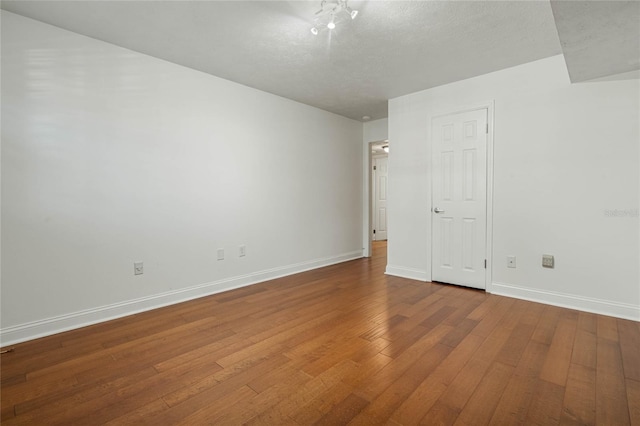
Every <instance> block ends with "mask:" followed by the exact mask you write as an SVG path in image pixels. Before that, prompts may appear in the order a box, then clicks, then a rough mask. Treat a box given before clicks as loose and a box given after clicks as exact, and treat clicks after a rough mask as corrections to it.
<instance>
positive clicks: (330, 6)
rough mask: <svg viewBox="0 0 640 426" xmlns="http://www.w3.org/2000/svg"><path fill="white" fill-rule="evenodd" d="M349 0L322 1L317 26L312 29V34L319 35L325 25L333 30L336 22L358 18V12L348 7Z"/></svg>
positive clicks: (317, 13) (317, 14)
mask: <svg viewBox="0 0 640 426" xmlns="http://www.w3.org/2000/svg"><path fill="white" fill-rule="evenodd" d="M347 1H348V0H322V2H320V10H319V11H317V12H316V16H315V19H314V21H315V24H316V25H315V26H314V27H313V28H311V34H313V35H318V33H319V32H320V29H321V28H323V27H324V26H325V25H326V27H327V28H328V29H330V30H333V29H334V28H335V27H336V22H339V21H340V20H342V18H343V17H346V16H349V17H350V18H351V19H352V20H353V19H356V16H358V11H357V10H355V9H352V8H351V7H349V5H347Z"/></svg>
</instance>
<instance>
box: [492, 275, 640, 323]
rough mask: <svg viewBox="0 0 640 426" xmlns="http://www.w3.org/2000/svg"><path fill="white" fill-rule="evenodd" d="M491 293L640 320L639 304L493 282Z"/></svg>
mask: <svg viewBox="0 0 640 426" xmlns="http://www.w3.org/2000/svg"><path fill="white" fill-rule="evenodd" d="M492 289H493V291H492V293H493V294H497V295H500V296H507V297H514V298H516V299H523V300H529V301H531V302H538V303H544V304H547V305H553V306H560V307H562V308H569V309H577V310H579V311H585V312H592V313H594V314H600V315H608V316H612V317H617V318H624V319H629V320H633V321H640V306H637V305H630V304H627V303H619V302H612V301H609V300H602V299H594V298H590V297H584V296H576V295H573V294H565V293H558V292H554V291H546V290H534V289H531V288H524V287H519V286H516V285H513V284H505V283H500V282H494V283H493V285H492Z"/></svg>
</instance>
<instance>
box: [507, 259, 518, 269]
mask: <svg viewBox="0 0 640 426" xmlns="http://www.w3.org/2000/svg"><path fill="white" fill-rule="evenodd" d="M515 267H516V257H515V256H507V268H515Z"/></svg>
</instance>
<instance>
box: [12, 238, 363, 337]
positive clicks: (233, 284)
mask: <svg viewBox="0 0 640 426" xmlns="http://www.w3.org/2000/svg"><path fill="white" fill-rule="evenodd" d="M361 257H362V252H361V251H360V250H357V251H353V252H349V253H344V254H341V255H338V256H332V257H326V258H322V259H316V260H311V261H307V262H301V263H296V264H293V265H288V266H283V267H279V268H273V269H267V270H264V271H259V272H255V273H252V274H247V275H239V276H236V277H231V278H226V279H223V280H219V281H214V282H209V283H205V284H200V285H196V286H192V287H188V288H183V289H179V290H173V291H168V292H165V293H160V294H155V295H152V296H146V297H142V298H139V299H133V300H127V301H124V302H119V303H113V304H111V305H106V306H101V307H98V308H92V309H86V310H83V311H79V312H73V313H70V314H64V315H59V316H56V317H52V318H47V319H43V320H38V321H33V322H30V323H26V324H19V325H15V326H11V327H6V328H3V329H1V330H0V346H7V345H12V344H15V343H20V342H24V341H27V340H32V339H36V338H39V337H44V336H50V335H52V334H56V333H61V332H63V331H68V330H73V329H76V328H80V327H85V326H88V325H92V324H97V323H100V322H104V321H109V320H112V319H116V318H121V317H125V316H128V315H133V314H137V313H140V312H144V311H149V310H152V309H157V308H161V307H163V306H169V305H174V304H176V303H181V302H186V301H188V300H193V299H197V298H200V297H204V296H209V295H212V294H216V293H221V292H223V291H228V290H233V289H235V288H240V287H245V286H249V285H252V284H257V283H260V282H264V281H268V280H272V279H275V278H280V277H284V276H287V275H292V274H297V273H300V272H304V271H308V270H311V269H317V268H321V267H324V266H329V265H334V264H336V263H342V262H347V261H350V260H354V259H359V258H361Z"/></svg>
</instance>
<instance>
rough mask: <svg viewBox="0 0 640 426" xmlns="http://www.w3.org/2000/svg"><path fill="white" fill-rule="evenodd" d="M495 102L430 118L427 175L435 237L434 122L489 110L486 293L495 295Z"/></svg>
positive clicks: (466, 107)
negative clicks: (443, 118)
mask: <svg viewBox="0 0 640 426" xmlns="http://www.w3.org/2000/svg"><path fill="white" fill-rule="evenodd" d="M494 104H495V102H494V101H493V100H491V101H487V102H482V103H479V104H474V105H465V106H459V107H454V108H449V109H447V110H446V111H444V112H440V113H438V114H433V115H430V116H429V117H428V120H429V122H428V126H429V130H428V156H429V162H428V166H427V167H428V168H429V172H428V173H427V175H428V177H429V181H430V182H429V192H430V194H429V195H430V196H429V200H428V201H429V210H428V214H429V216H428V217H429V220H428V222H429V233H430V235H431V236H433V214H432V209H433V176H432V167H431V165H432V161H433V158H432V148H433V144H432V141H433V120H434V119H436V118H440V117H445V116H447V115H453V114H460V113H464V112H469V111H477V110H482V109H486V110H487V124H488V126H489V131H488V133H487V199H486V209H487V223H486V239H485V253H486V256H487V270H486V273H485V286H484V287H485V288H484V289H485V291H486V292H487V293H493V285H492V283H493V273H492V267H493V138H494V109H495V105H494ZM428 244H429V259H428V261H429V267H428V268H427V270H428V271H429V277H428V278H429V281H432V279H433V239H431V241H429V242H428Z"/></svg>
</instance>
